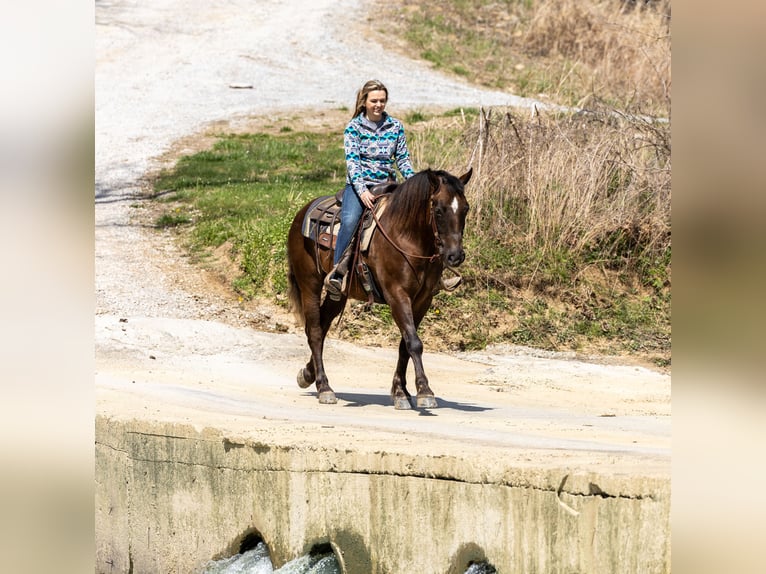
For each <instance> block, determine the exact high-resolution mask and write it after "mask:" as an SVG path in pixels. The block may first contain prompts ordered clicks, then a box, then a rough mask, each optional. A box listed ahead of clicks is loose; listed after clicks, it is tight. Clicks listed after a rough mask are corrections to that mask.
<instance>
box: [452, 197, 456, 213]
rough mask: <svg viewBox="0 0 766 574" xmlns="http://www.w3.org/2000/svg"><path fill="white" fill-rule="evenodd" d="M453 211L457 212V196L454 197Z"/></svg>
mask: <svg viewBox="0 0 766 574" xmlns="http://www.w3.org/2000/svg"><path fill="white" fill-rule="evenodd" d="M452 212H453V213H457V197H453V198H452Z"/></svg>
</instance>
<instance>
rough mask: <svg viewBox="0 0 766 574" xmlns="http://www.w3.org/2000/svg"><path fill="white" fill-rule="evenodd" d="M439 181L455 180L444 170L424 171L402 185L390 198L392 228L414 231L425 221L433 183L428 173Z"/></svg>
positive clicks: (389, 210)
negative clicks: (417, 225)
mask: <svg viewBox="0 0 766 574" xmlns="http://www.w3.org/2000/svg"><path fill="white" fill-rule="evenodd" d="M429 171H430V172H431V173H432V174H433V175H435V176H436V177H437V178H439V179H442V180H444V179H446V180H448V181H449V178H451V177H452V178H454V176H453V175H451V174H449V173H448V172H446V171H443V170H428V169H427V170H423V171H419V172H418V173H416V174H415V175H413V176H412V177H411V178H410V179H408V180H407V181H405V182H403V183H401V184H400V185H399V187H398V188H396V190H395V191H394V192H393V193H392V194H391V195H390V196H389V199H388V206H387V207H386V213H387V214H388V218H389V223H390V225H391V226H392V227H394V228H396V229H400V230H403V231H406V230H410V229H413V228H414V227H415V226H416V224H418V223H419V222H421V221H423V220H425V219H426V218H427V217H428V214H429V205H430V204H429V200H430V199H431V191H432V190H431V183H430V180H429V177H428V172H429Z"/></svg>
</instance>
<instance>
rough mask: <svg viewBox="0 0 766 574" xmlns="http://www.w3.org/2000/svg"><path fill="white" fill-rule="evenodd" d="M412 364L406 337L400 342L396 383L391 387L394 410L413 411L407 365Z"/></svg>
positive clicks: (395, 376) (395, 375)
mask: <svg viewBox="0 0 766 574" xmlns="http://www.w3.org/2000/svg"><path fill="white" fill-rule="evenodd" d="M409 362H410V352H409V351H408V350H407V344H406V343H405V342H404V337H402V339H401V340H400V341H399V360H398V361H397V363H396V371H394V382H393V384H392V385H391V400H392V401H394V408H396V409H399V410H405V409H411V408H412V404H411V403H410V398H411V395H410V392H409V391H408V390H407V365H408V364H409Z"/></svg>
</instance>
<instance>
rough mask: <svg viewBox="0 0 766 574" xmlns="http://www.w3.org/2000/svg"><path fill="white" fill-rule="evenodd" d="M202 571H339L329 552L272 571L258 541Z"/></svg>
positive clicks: (485, 569)
mask: <svg viewBox="0 0 766 574" xmlns="http://www.w3.org/2000/svg"><path fill="white" fill-rule="evenodd" d="M202 574H340V565H339V564H338V561H337V559H336V558H335V554H333V553H332V551H329V552H324V553H315V554H313V555H311V554H309V555H307V556H301V557H300V558H296V559H295V560H292V561H290V562H288V563H287V564H285V565H284V566H282V568H278V569H277V570H274V565H273V564H272V563H271V557H270V556H269V548H268V546H266V544H264V543H263V542H259V543H258V545H257V546H256V547H255V548H253V549H252V550H248V551H247V552H243V553H242V554H236V555H235V556H232V557H231V558H224V559H223V560H217V561H215V562H213V561H211V562H209V563H208V565H207V567H206V568H205V570H203V571H202ZM465 574H497V570H495V568H494V567H493V566H492V565H491V564H487V563H486V562H476V563H474V564H471V565H470V566H469V567H468V570H466V571H465Z"/></svg>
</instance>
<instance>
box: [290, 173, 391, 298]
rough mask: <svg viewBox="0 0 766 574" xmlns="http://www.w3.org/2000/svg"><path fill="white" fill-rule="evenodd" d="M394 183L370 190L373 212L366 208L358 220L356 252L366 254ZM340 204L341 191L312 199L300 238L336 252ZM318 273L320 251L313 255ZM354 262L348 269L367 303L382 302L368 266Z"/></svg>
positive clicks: (379, 185)
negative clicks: (364, 295)
mask: <svg viewBox="0 0 766 574" xmlns="http://www.w3.org/2000/svg"><path fill="white" fill-rule="evenodd" d="M397 185H398V184H397V183H395V182H386V183H380V184H377V185H374V186H372V187H370V192H372V194H373V195H374V196H375V197H376V198H377V200H376V202H375V206H374V208H373V211H374V214H375V217H373V212H372V211H370V210H369V209H366V210H365V211H364V214H363V215H362V219H361V221H360V228H358V229H357V238H358V240H357V253H364V254H369V249H370V242H371V240H372V236H373V234H374V231H375V228H376V226H377V223H376V217H380V216H381V214H382V213H383V212H384V211H385V209H386V205H387V203H388V202H387V201H386V200H387V197H381V196H385V195H387V194H390V193H391V192H392V191H394V189H396V187H397ZM342 201H343V190H342V189H341V190H340V191H339V192H338V193H337V194H335V195H334V196H333V195H328V196H323V197H319V198H317V199H315V200H314V201H313V202H312V203H311V205H310V206H309V208H308V210H307V211H306V216H305V217H304V219H303V225H302V226H301V233H302V235H303V237H306V238H308V239H311V240H312V241H313V242H314V243H315V244H316V245H317V246H318V247H321V248H323V249H335V244H336V242H337V240H338V230H339V229H340V210H341V205H342V203H341V202H342ZM316 260H317V261H316V263H317V270H319V271H320V272H321V265H320V263H319V252H318V250H317V252H316ZM354 260H355V261H356V265H352V266H351V269H350V271H351V273H350V275H353V274H356V275H357V277H358V278H359V282H360V284H361V285H362V288H363V289H364V290H365V292H366V293H367V296H368V300H369V303H373V302H378V303H383V302H385V301H384V299H383V296H382V295H381V293H380V290H379V289H378V286H377V285H376V284H375V281H374V279H373V277H372V273H370V270H369V268H368V266H367V264H366V263H365V262H364V261H362V260H361V259H360V258H359V257H358V256H357V255H355V258H354Z"/></svg>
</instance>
